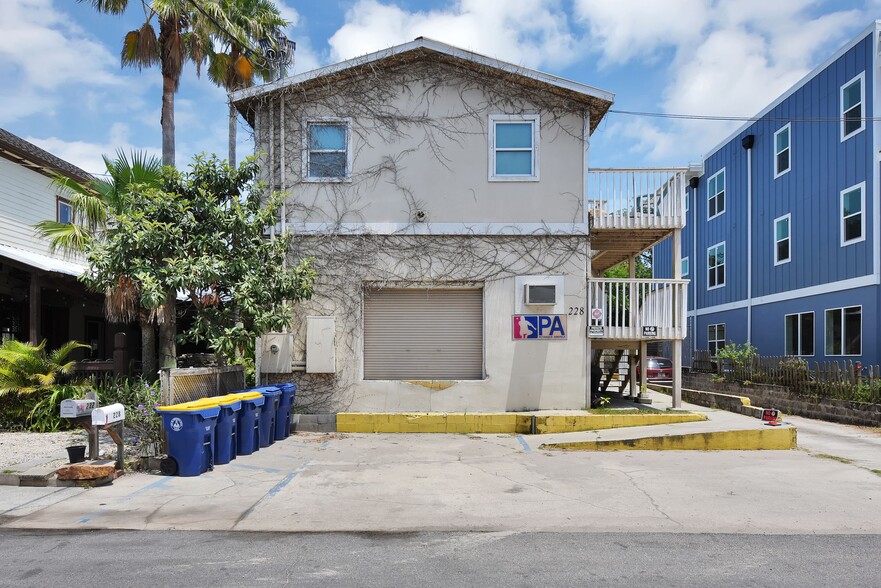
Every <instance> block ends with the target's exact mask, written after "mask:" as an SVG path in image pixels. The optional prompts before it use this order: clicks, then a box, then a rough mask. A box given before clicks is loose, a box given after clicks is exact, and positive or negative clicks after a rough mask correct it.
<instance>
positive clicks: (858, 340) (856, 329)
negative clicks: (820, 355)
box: [826, 306, 863, 355]
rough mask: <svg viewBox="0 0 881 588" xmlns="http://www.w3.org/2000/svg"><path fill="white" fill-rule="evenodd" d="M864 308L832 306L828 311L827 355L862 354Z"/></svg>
mask: <svg viewBox="0 0 881 588" xmlns="http://www.w3.org/2000/svg"><path fill="white" fill-rule="evenodd" d="M862 339H863V308H862V307H861V306H849V307H847V308H830V309H829V310H827V311H826V355H862V353H863V352H862V349H863V341H862Z"/></svg>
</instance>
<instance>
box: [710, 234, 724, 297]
mask: <svg viewBox="0 0 881 588" xmlns="http://www.w3.org/2000/svg"><path fill="white" fill-rule="evenodd" d="M724 285H725V242H724V241H723V242H721V243H718V244H716V245H713V246H712V247H709V248H708V249H707V290H712V289H713V288H719V287H720V286H724Z"/></svg>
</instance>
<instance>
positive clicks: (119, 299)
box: [35, 151, 162, 379]
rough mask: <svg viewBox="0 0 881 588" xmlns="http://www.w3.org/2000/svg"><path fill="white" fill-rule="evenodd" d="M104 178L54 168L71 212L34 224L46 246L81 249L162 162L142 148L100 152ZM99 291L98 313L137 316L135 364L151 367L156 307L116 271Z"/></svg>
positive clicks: (156, 177)
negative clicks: (83, 178)
mask: <svg viewBox="0 0 881 588" xmlns="http://www.w3.org/2000/svg"><path fill="white" fill-rule="evenodd" d="M103 158H104V166H105V167H106V168H107V178H106V179H104V178H97V179H94V180H93V181H91V182H88V183H87V184H80V183H79V182H76V181H74V180H72V179H70V178H68V177H65V176H62V175H58V174H56V175H55V177H54V179H53V183H54V184H55V185H56V186H57V187H58V188H59V189H60V190H62V191H63V192H64V193H65V194H66V195H68V196H69V198H70V206H71V209H72V210H73V218H72V222H70V223H59V222H57V221H54V220H45V221H41V222H39V223H37V224H36V225H35V227H36V230H37V233H38V234H39V235H40V236H42V237H44V238H46V239H48V240H49V247H50V248H51V249H52V250H53V251H55V250H60V251H63V252H65V253H80V254H82V253H84V252H86V251H87V250H88V248H89V246H90V245H91V244H92V243H93V242H94V241H96V240H100V239H101V238H102V235H103V232H104V230H105V228H106V222H107V218H108V216H109V215H110V214H111V213H114V212H116V213H118V212H122V211H124V210H126V209H127V208H128V199H127V196H128V194H129V192H130V190H131V189H132V187H134V186H140V185H147V186H158V185H159V183H160V180H161V178H162V164H161V163H160V161H159V160H158V159H157V158H156V157H153V156H150V155H147V154H146V153H144V152H137V151H135V152H132V153H131V155H130V156H128V155H126V154H125V153H124V152H122V151H118V152H117V153H116V158H115V159H110V158H108V157H107V156H103ZM104 294H105V296H104V313H105V315H106V316H107V319H108V320H110V321H111V322H119V323H128V322H132V321H134V320H137V321H138V323H139V325H140V328H141V364H142V371H143V373H144V375H145V377H148V378H151V379H152V377H153V375H154V374H155V373H156V327H155V323H156V312H155V310H151V309H146V308H144V307H142V306H141V304H140V296H139V292H138V291H137V288H136V287H135V286H134V285H133V283H132V281H131V280H129V279H127V278H126V277H124V276H123V277H120V279H119V282H118V283H117V285H116V287H114V288H110V289H108V290H107V291H106V292H105V293H104Z"/></svg>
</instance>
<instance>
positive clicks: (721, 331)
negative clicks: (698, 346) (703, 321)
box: [707, 323, 725, 357]
mask: <svg viewBox="0 0 881 588" xmlns="http://www.w3.org/2000/svg"><path fill="white" fill-rule="evenodd" d="M707 346H708V348H709V350H710V355H712V356H713V357H716V354H717V353H718V352H719V350H720V349H724V348H725V323H719V324H716V325H707Z"/></svg>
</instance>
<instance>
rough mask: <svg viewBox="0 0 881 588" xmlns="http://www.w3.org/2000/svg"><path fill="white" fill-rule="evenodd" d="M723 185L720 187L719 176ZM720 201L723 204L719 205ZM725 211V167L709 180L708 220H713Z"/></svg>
mask: <svg viewBox="0 0 881 588" xmlns="http://www.w3.org/2000/svg"><path fill="white" fill-rule="evenodd" d="M720 175H721V176H722V187H721V189H720V188H719V176H720ZM719 201H721V203H722V205H721V206H719ZM724 212H725V168H724V167H723V168H722V169H720V170H719V171H717V172H716V173H714V174H713V175H711V176H710V179H709V180H707V220H712V219H714V218H716V217H717V216H719V215H720V214H723V213H724Z"/></svg>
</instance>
